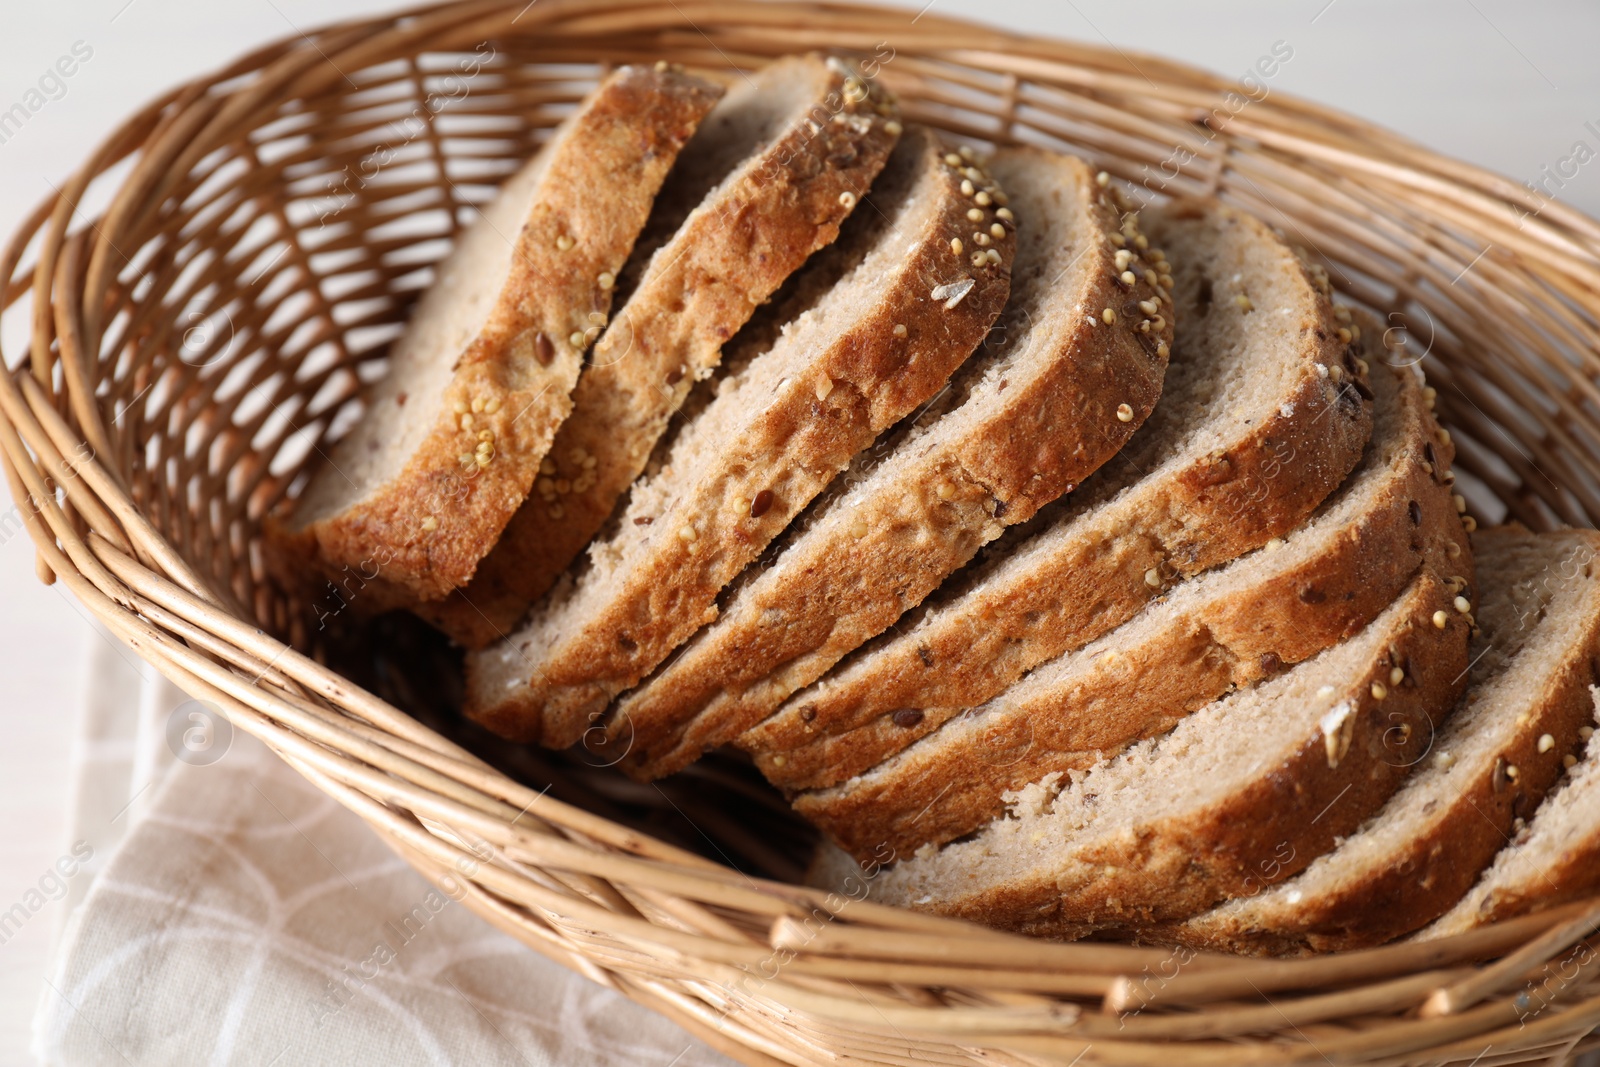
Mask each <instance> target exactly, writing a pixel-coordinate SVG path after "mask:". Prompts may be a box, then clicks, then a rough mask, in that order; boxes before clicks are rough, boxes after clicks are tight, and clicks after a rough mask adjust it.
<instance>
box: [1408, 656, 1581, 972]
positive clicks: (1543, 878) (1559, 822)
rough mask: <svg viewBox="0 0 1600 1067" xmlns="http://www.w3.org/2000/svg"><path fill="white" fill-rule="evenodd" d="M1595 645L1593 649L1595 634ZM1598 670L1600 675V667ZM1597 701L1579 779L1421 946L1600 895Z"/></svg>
mask: <svg viewBox="0 0 1600 1067" xmlns="http://www.w3.org/2000/svg"><path fill="white" fill-rule="evenodd" d="M1590 642H1591V643H1590V646H1589V647H1590V648H1591V649H1593V648H1594V647H1595V645H1594V638H1593V636H1591V637H1590ZM1594 670H1595V672H1596V674H1600V666H1596V667H1594ZM1589 696H1590V699H1591V703H1590V706H1589V712H1590V718H1589V720H1588V722H1587V724H1586V725H1585V727H1584V729H1583V730H1582V731H1580V736H1582V734H1583V733H1587V734H1588V737H1587V740H1586V742H1585V744H1584V747H1583V750H1582V751H1581V752H1579V753H1575V754H1573V755H1572V756H1571V757H1570V758H1572V759H1574V760H1576V761H1577V762H1575V763H1573V764H1572V765H1571V766H1569V767H1568V768H1567V774H1568V775H1570V776H1571V779H1570V780H1569V781H1566V782H1563V783H1562V784H1561V785H1560V786H1559V787H1558V788H1557V789H1556V790H1554V791H1553V792H1552V793H1551V794H1550V795H1549V796H1548V797H1546V798H1545V802H1544V803H1543V804H1542V805H1540V807H1539V810H1538V811H1537V812H1535V814H1534V817H1533V819H1532V820H1531V821H1530V822H1529V823H1528V825H1527V826H1525V827H1524V828H1523V829H1522V830H1521V831H1520V832H1519V833H1517V835H1516V836H1515V837H1514V838H1512V840H1511V842H1510V844H1508V845H1506V846H1505V848H1503V849H1501V850H1500V854H1499V855H1497V856H1496V857H1495V858H1494V864H1493V865H1492V866H1491V867H1490V868H1489V869H1488V870H1487V871H1485V872H1484V875H1483V878H1482V879H1481V880H1479V881H1478V883H1477V884H1476V885H1474V886H1473V887H1472V889H1471V891H1470V892H1468V893H1467V895H1466V896H1464V897H1462V898H1461V900H1460V901H1459V902H1457V904H1456V905H1455V907H1453V908H1451V909H1450V910H1449V911H1448V912H1446V913H1445V914H1444V915H1443V916H1442V917H1441V918H1440V919H1439V920H1438V921H1437V922H1435V923H1434V924H1433V925H1431V926H1429V927H1428V928H1427V929H1426V930H1423V931H1421V932H1420V933H1418V934H1417V935H1416V938H1415V940H1418V941H1432V940H1434V939H1435V938H1440V937H1450V936H1452V935H1454V934H1464V933H1466V932H1467V931H1468V930H1474V929H1477V928H1478V927H1480V926H1487V925H1489V924H1490V923H1496V922H1501V921H1503V920H1505V919H1514V918H1516V917H1517V916H1519V915H1526V914H1528V913H1529V912H1533V911H1539V910H1541V909H1544V908H1553V907H1555V906H1557V905H1558V904H1565V903H1567V902H1568V901H1572V900H1577V899H1579V898H1581V897H1587V896H1592V895H1594V894H1595V893H1596V892H1600V735H1597V734H1596V733H1595V729H1594V727H1595V720H1596V717H1597V714H1596V713H1600V689H1590V691H1589ZM1556 751H1557V752H1559V751H1561V750H1560V749H1559V748H1558V749H1556Z"/></svg>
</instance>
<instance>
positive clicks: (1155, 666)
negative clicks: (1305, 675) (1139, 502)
mask: <svg viewBox="0 0 1600 1067" xmlns="http://www.w3.org/2000/svg"><path fill="white" fill-rule="evenodd" d="M1380 333H1381V331H1379V330H1376V329H1374V330H1371V331H1368V332H1367V333H1366V336H1377V335H1379V334H1380ZM1371 381H1372V388H1373V392H1374V394H1375V401H1374V405H1373V407H1374V415H1373V438H1372V442H1371V445H1370V446H1369V448H1368V450H1367V455H1366V457H1365V459H1364V460H1363V462H1362V463H1361V465H1360V466H1358V467H1357V468H1356V471H1355V472H1354V473H1353V474H1352V476H1351V478H1350V479H1349V481H1348V482H1347V483H1346V485H1345V486H1344V487H1343V488H1342V489H1341V490H1340V491H1339V492H1338V493H1337V494H1336V495H1335V496H1334V497H1333V498H1331V499H1330V500H1329V501H1328V502H1327V503H1326V504H1325V505H1324V507H1323V508H1322V509H1321V510H1320V511H1319V512H1318V513H1317V514H1316V515H1314V516H1313V517H1312V518H1311V519H1310V520H1309V521H1308V522H1307V523H1306V524H1305V525H1304V526H1302V527H1301V528H1300V529H1298V530H1295V531H1293V532H1291V533H1290V534H1289V536H1288V537H1287V539H1285V540H1284V541H1282V542H1280V543H1277V544H1274V545H1270V546H1268V547H1266V548H1262V549H1260V550H1258V551H1257V552H1255V553H1252V554H1251V555H1248V556H1245V557H1244V558H1242V559H1240V560H1237V561H1235V562H1234V563H1232V564H1230V565H1228V566H1226V567H1224V568H1221V569H1219V570H1216V571H1212V572H1210V573H1208V574H1205V575H1202V576H1200V577H1198V578H1195V579H1193V580H1191V581H1188V582H1184V583H1181V584H1179V585H1178V586H1177V587H1175V588H1174V589H1173V590H1172V591H1171V593H1170V594H1169V595H1168V596H1166V597H1164V598H1162V599H1161V600H1160V601H1158V602H1157V603H1155V604H1152V605H1151V606H1150V607H1149V608H1147V609H1146V610H1145V611H1143V612H1142V613H1140V614H1139V615H1137V616H1135V617H1134V618H1133V619H1132V620H1131V621H1129V622H1128V623H1127V624H1125V625H1124V626H1122V627H1120V628H1118V629H1116V630H1114V631H1112V632H1111V633H1109V634H1107V635H1106V636H1104V637H1102V638H1099V639H1097V640H1095V641H1092V642H1090V643H1089V644H1088V645H1086V646H1085V647H1083V648H1082V649H1078V650H1076V651H1073V652H1069V653H1067V654H1065V655H1063V656H1061V657H1059V658H1058V659H1055V660H1052V661H1051V662H1049V663H1046V664H1043V665H1042V666H1040V667H1038V668H1037V669H1036V670H1034V671H1033V672H1032V673H1031V674H1029V675H1028V676H1027V677H1026V678H1024V679H1022V680H1021V681H1020V682H1018V683H1017V684H1016V685H1014V686H1012V687H1011V688H1010V689H1008V690H1006V691H1005V692H1004V693H1002V694H1000V695H999V696H997V697H995V698H994V699H992V700H990V701H989V702H987V703H986V704H984V705H982V706H980V707H978V708H975V709H972V710H971V711H970V712H968V713H966V714H962V711H963V709H961V708H935V709H929V712H928V717H930V718H936V719H937V720H939V721H945V720H948V721H945V725H943V726H942V727H941V728H939V729H938V730H936V731H934V732H933V733H931V734H930V735H929V736H927V737H924V738H923V739H922V740H920V741H917V742H916V743H915V744H912V745H911V746H910V747H908V748H905V749H904V750H903V751H901V752H899V754H898V755H896V756H894V757H893V758H891V759H888V760H886V761H885V762H883V763H881V764H879V765H877V766H872V765H871V764H868V765H867V766H868V767H869V768H870V769H867V770H864V771H862V772H857V771H854V770H852V771H851V772H850V773H852V774H858V776H857V777H852V778H849V779H848V780H846V781H843V782H842V783H841V784H838V785H834V786H831V787H829V788H824V789H818V790H815V791H812V792H807V793H802V794H800V795H799V796H798V797H796V798H795V801H794V806H795V810H796V811H798V812H799V813H800V814H801V815H803V816H805V818H806V819H808V820H810V821H811V822H812V823H814V824H816V825H817V826H818V827H819V828H821V829H822V830H823V831H824V832H825V833H827V834H828V835H829V836H830V837H831V838H832V839H833V840H834V841H836V842H837V843H839V844H840V845H841V846H842V847H843V848H844V849H845V850H846V851H849V852H853V853H855V854H856V855H857V856H858V857H863V858H870V857H871V856H872V854H873V851H874V850H875V849H877V848H879V847H880V846H881V845H882V844H883V843H885V842H887V843H888V844H889V845H890V846H891V847H892V848H894V850H895V851H896V853H898V854H899V855H907V854H909V853H911V852H913V851H915V850H916V849H917V848H919V847H920V846H922V845H925V844H929V843H932V844H935V845H941V844H944V843H945V842H947V841H951V840H954V839H955V838H957V837H960V836H961V835H963V834H966V833H968V832H970V831H972V830H975V829H977V828H979V827H981V826H982V825H983V824H984V823H986V822H988V821H990V820H991V819H993V818H995V817H996V816H999V815H1001V814H1002V813H1004V811H1005V807H1006V805H1005V802H1004V800H1003V799H1002V797H1003V796H1004V795H1006V794H1007V793H1009V792H1012V791H1015V790H1018V789H1021V788H1023V787H1024V786H1026V785H1027V784H1028V783H1029V782H1034V781H1038V780H1039V779H1040V778H1042V777H1043V776H1044V775H1046V774H1049V773H1051V772H1060V771H1066V770H1069V769H1076V770H1084V769H1087V768H1089V767H1091V766H1093V765H1094V764H1095V763H1097V762H1099V761H1100V760H1102V759H1104V758H1105V757H1106V756H1108V755H1111V754H1114V753H1115V752H1118V751H1120V750H1121V749H1123V748H1125V747H1127V746H1128V745H1130V744H1132V743H1134V742H1136V741H1138V740H1140V739H1142V738H1146V737H1153V736H1157V735H1159V734H1162V733H1165V732H1166V731H1168V730H1170V729H1172V727H1173V726H1174V725H1176V724H1177V722H1178V721H1179V720H1181V719H1182V718H1183V717H1184V716H1185V715H1187V714H1189V713H1190V712H1191V711H1193V710H1195V709H1197V708H1199V707H1202V706H1203V705H1205V704H1207V703H1209V702H1211V701H1213V700H1216V699H1217V698H1219V697H1221V696H1222V695H1223V694H1225V693H1227V692H1228V691H1229V690H1230V689H1234V688H1244V687H1247V686H1250V685H1254V684H1256V683H1258V682H1261V681H1263V680H1264V679H1266V678H1269V677H1271V676H1272V675H1274V674H1276V673H1277V672H1279V671H1281V670H1282V669H1283V668H1284V667H1285V666H1287V665H1291V664H1295V663H1299V662H1302V661H1304V660H1306V659H1309V658H1310V657H1312V656H1314V655H1316V654H1317V653H1319V652H1321V651H1323V650H1324V649H1326V648H1328V647H1330V646H1332V645H1335V644H1338V643H1339V642H1340V641H1342V640H1344V639H1345V638H1347V637H1349V636H1350V635H1352V634H1354V633H1356V632H1358V631H1360V630H1361V628H1362V627H1364V626H1366V625H1367V624H1368V623H1370V622H1371V621H1372V620H1373V619H1374V618H1376V617H1377V616H1378V614H1379V613H1380V612H1382V611H1383V609H1384V608H1386V607H1387V606H1388V605H1389V604H1390V603H1392V602H1393V601H1394V599H1395V598H1396V597H1397V596H1399V595H1400V593H1401V592H1403V591H1404V589H1405V587H1406V585H1407V584H1408V583H1409V582H1410V580H1411V578H1412V576H1413V575H1415V574H1416V572H1417V570H1418V569H1419V568H1420V567H1421V566H1422V562H1423V560H1424V558H1425V557H1426V556H1428V555H1429V554H1433V555H1436V556H1440V557H1446V553H1447V552H1448V550H1450V549H1455V550H1456V551H1457V552H1459V551H1461V550H1460V549H1459V548H1458V547H1457V544H1458V542H1460V541H1461V540H1463V530H1462V528H1461V521H1460V519H1459V518H1458V517H1457V515H1456V510H1455V507H1454V506H1453V504H1452V502H1451V493H1450V487H1449V486H1448V485H1447V484H1446V483H1445V482H1444V481H1443V478H1444V477H1446V476H1447V475H1446V471H1445V464H1446V463H1448V461H1449V459H1450V454H1451V453H1450V448H1449V446H1447V445H1444V444H1443V443H1442V442H1439V444H1438V447H1437V448H1434V445H1435V442H1436V441H1437V440H1438V426H1437V425H1436V424H1435V423H1434V421H1433V418H1432V417H1431V416H1430V415H1429V414H1428V410H1427V405H1426V403H1425V401H1424V399H1423V392H1422V383H1421V380H1420V376H1419V375H1417V374H1415V372H1413V371H1411V370H1404V371H1399V372H1396V371H1394V370H1392V369H1390V368H1389V367H1386V366H1382V365H1379V366H1377V367H1375V368H1374V369H1373V371H1372V375H1371ZM1428 449H1433V454H1434V455H1436V456H1437V458H1438V461H1437V463H1436V464H1429V463H1428V462H1427V460H1425V459H1424V453H1425V450H1428ZM1446 558H1447V557H1446ZM1463 581H1464V579H1463ZM1465 595H1466V596H1468V597H1470V596H1471V591H1470V590H1467V591H1466V592H1465ZM905 721H906V717H904V716H902V717H901V719H900V722H898V723H897V722H896V720H895V718H894V717H892V716H887V717H884V718H883V719H880V720H878V721H877V722H874V723H871V724H869V725H868V726H867V727H864V728H862V729H860V730H854V731H851V732H849V733H846V734H842V735H837V736H835V737H832V738H830V739H829V742H830V743H829V744H826V745H815V746H808V749H809V750H810V751H808V750H807V749H802V750H800V751H799V752H796V753H793V754H792V755H794V756H796V757H800V756H805V757H806V758H808V759H810V760H812V761H813V762H814V763H815V765H817V766H818V767H819V768H820V767H823V766H825V765H826V758H827V757H830V756H831V757H832V759H833V760H834V761H835V762H836V763H838V764H840V765H842V766H844V767H847V768H849V767H859V766H860V764H861V763H864V762H865V761H866V760H867V759H870V758H871V754H872V753H874V752H875V751H881V750H882V749H883V748H885V747H888V746H889V745H896V746H898V745H899V744H900V742H899V739H898V738H897V737H896V736H895V735H896V734H904V733H909V732H912V731H913V730H915V729H916V728H917V727H918V726H919V725H920V724H910V726H911V729H909V730H908V729H907V728H906V727H905V726H903V725H901V723H904V722H905ZM861 753H866V755H864V756H863V755H859V754H861ZM785 769H787V768H785ZM952 782H958V783H960V785H959V788H951V787H950V783H952Z"/></svg>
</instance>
